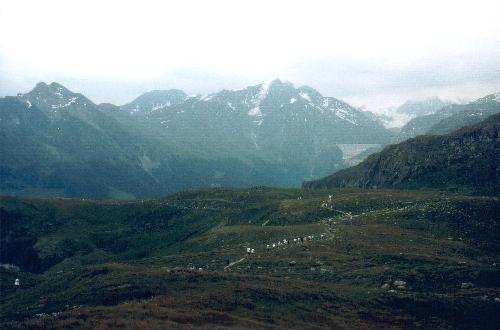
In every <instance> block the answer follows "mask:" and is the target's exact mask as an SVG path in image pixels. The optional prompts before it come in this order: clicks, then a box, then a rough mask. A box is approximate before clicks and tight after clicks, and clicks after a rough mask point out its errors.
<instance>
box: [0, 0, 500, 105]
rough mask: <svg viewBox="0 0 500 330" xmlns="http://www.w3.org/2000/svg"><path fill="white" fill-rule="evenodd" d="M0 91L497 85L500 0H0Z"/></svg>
mask: <svg viewBox="0 0 500 330" xmlns="http://www.w3.org/2000/svg"><path fill="white" fill-rule="evenodd" d="M0 4H1V5H0V95H2V96H3V95H15V94H16V93H17V92H26V91H28V90H30V89H31V88H32V87H33V86H34V85H35V84H36V82H38V81H46V82H51V81H58V82H60V83H62V84H63V85H66V86H67V87H68V88H70V89H72V90H74V91H77V92H81V93H83V94H85V95H87V96H88V97H90V98H91V99H92V100H94V101H95V102H112V103H117V104H122V103H125V102H128V101H130V100H131V99H133V98H134V97H136V96H138V95H139V94H141V93H142V92H145V91H147V90H151V89H169V88H180V89H183V90H185V91H186V92H188V93H191V94H198V93H201V94H205V93H209V92H215V91H217V90H220V89H222V88H227V89H233V88H241V87H244V86H246V85H252V84H253V85H255V84H258V83H260V82H263V81H268V80H271V79H274V78H280V79H282V80H288V81H291V82H292V83H294V84H295V85H302V84H307V85H309V86H311V87H313V88H316V89H317V90H319V91H320V92H321V93H323V94H324V95H327V96H334V97H338V98H341V99H345V100H347V101H349V102H351V103H352V104H353V105H356V106H363V105H364V106H366V107H367V108H368V109H370V110H377V109H382V108H384V107H387V106H391V105H396V104H398V103H402V102H403V101H405V100H406V99H420V98H425V97H431V96H440V97H444V98H448V99H463V100H467V99H472V98H477V97H480V96H483V95H486V94H488V93H492V92H498V91H500V19H499V13H500V1H498V0H497V1H482V0H475V1H456V0H455V1H447V0H446V1H438V0H434V1H422V0H420V1H353V0H349V1H314V0H307V1H305V0H302V1H293V0H288V1H273V0H265V1H260V0H251V1H237V0H227V1H217V0H210V1H194V0H179V1H148V0H140V1H123V0H121V1H102V0H100V1H90V0H85V1H79V0H74V1H67V0H66V1H64V0H62V1H53V0H44V1H39V0H38V1H36V0H34V1H23V0H0Z"/></svg>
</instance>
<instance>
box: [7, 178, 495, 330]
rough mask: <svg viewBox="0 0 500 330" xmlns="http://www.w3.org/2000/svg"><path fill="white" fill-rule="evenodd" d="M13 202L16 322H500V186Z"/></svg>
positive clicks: (467, 325) (10, 314) (10, 301)
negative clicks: (495, 193)
mask: <svg viewBox="0 0 500 330" xmlns="http://www.w3.org/2000/svg"><path fill="white" fill-rule="evenodd" d="M0 212H1V214H0V215H1V216H0V220H1V237H0V239H1V241H0V242H1V247H2V249H1V251H2V253H1V261H0V262H1V263H2V264H3V266H2V267H1V268H0V271H1V276H0V280H1V282H0V288H1V292H2V294H1V297H0V320H1V322H2V323H1V325H0V326H1V327H2V328H4V329H21V328H62V327H67V328H79V327H82V328H88V329H90V328H117V327H125V328H146V327H148V328H165V327H181V328H182V327H192V326H198V327H211V328H213V327H251V328H276V327H292V328H332V327H338V328H443V329H444V328H450V327H452V328H463V329H485V328H491V329H493V328H495V325H498V324H499V322H500V319H499V316H500V313H499V312H500V302H498V301H497V300H498V298H500V281H499V279H500V269H499V268H498V266H497V265H498V264H499V263H500V258H499V255H498V251H499V249H500V223H499V219H498V216H497V215H498V214H499V213H500V200H499V199H498V198H496V197H473V196H463V195H457V194H446V193H439V192H425V191H419V192H417V191H413V192H412V191H396V190H376V191H374V190H372V191H363V190H346V189H343V190H329V191H326V190H296V189H294V190H280V189H272V188H263V187H259V188H252V189H237V190H229V189H211V190H201V191H189V192H184V193H179V194H175V195H171V196H168V197H166V198H162V199H155V200H137V201H121V202H118V201H108V202H94V201H82V200H70V199H17V198H11V197H4V198H2V199H1V200H0ZM299 237H306V241H305V242H301V243H296V242H294V241H293V239H294V238H295V239H296V238H299ZM284 239H286V240H289V241H290V244H284V243H283V240H284ZM278 241H281V245H277V244H278ZM272 244H276V245H277V246H276V247H274V248H272ZM267 245H270V248H269V249H268V248H267ZM247 248H253V249H255V253H254V254H251V255H250V256H248V255H247V253H246V249H247ZM6 264H10V265H11V266H8V265H6ZM17 267H19V269H18V268H17ZM16 278H19V279H20V284H21V285H20V286H18V287H17V286H14V280H15V279H16Z"/></svg>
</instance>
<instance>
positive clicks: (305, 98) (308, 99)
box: [299, 92, 311, 102]
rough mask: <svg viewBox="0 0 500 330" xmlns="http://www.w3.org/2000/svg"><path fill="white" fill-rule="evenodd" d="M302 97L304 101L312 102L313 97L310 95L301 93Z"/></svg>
mask: <svg viewBox="0 0 500 330" xmlns="http://www.w3.org/2000/svg"><path fill="white" fill-rule="evenodd" d="M299 95H300V97H301V98H303V99H304V100H307V101H309V102H311V97H310V96H309V94H307V93H304V92H301V93H299Z"/></svg>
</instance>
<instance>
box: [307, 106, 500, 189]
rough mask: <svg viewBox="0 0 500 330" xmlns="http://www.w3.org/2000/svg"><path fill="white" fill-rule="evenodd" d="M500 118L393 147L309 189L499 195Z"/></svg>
mask: <svg viewBox="0 0 500 330" xmlns="http://www.w3.org/2000/svg"><path fill="white" fill-rule="evenodd" d="M499 132H500V114H497V115H493V116H491V117H489V118H487V119H486V120H485V121H483V122H481V123H479V124H476V125H474V126H468V127H464V128H462V129H460V130H458V131H455V132H453V133H451V134H448V135H443V136H419V137H417V138H414V139H410V140H407V141H405V142H402V143H399V144H396V145H390V146H388V147H386V148H385V149H384V150H383V151H381V152H380V153H377V154H374V155H371V156H369V157H368V158H367V159H366V160H365V161H363V162H362V163H360V164H359V165H357V166H354V167H352V168H349V169H345V170H342V171H339V172H337V173H335V174H333V175H331V176H328V177H326V178H323V179H321V180H317V181H311V182H305V183H304V187H306V188H327V187H328V188H332V187H363V188H378V187H410V188H420V187H429V188H441V189H465V190H469V191H473V192H476V193H483V194H493V195H495V194H499V193H500V139H499V136H500V135H499V134H500V133H499Z"/></svg>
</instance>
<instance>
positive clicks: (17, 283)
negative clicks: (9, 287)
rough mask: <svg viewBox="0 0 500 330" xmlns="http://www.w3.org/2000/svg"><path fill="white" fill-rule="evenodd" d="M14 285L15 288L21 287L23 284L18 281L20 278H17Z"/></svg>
mask: <svg viewBox="0 0 500 330" xmlns="http://www.w3.org/2000/svg"><path fill="white" fill-rule="evenodd" d="M14 285H15V286H19V285H21V284H20V283H19V279H18V278H16V280H15V281H14Z"/></svg>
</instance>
